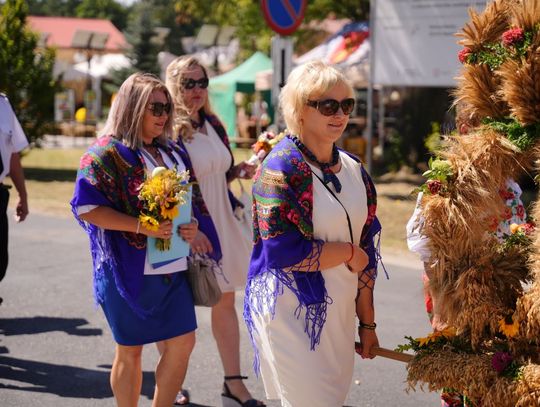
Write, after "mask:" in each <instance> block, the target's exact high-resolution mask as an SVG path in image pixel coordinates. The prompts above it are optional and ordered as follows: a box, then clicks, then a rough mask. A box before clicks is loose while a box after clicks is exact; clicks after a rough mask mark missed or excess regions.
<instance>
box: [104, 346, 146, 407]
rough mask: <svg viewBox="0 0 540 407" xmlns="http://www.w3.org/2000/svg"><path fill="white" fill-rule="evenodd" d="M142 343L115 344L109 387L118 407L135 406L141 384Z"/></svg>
mask: <svg viewBox="0 0 540 407" xmlns="http://www.w3.org/2000/svg"><path fill="white" fill-rule="evenodd" d="M142 349H143V347H142V345H140V346H124V345H118V344H117V345H116V355H115V357H114V362H113V366H112V370H111V388H112V391H113V394H114V398H115V399H116V405H117V406H118V407H137V403H138V402H139V395H140V394H141V386H142V367H141V355H142Z"/></svg>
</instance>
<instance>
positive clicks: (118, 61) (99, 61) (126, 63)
mask: <svg viewBox="0 0 540 407" xmlns="http://www.w3.org/2000/svg"><path fill="white" fill-rule="evenodd" d="M130 66H131V62H130V60H129V58H127V57H126V56H125V55H124V54H103V55H94V56H93V57H92V59H91V60H90V72H88V62H79V63H78V64H75V65H74V66H73V69H74V70H76V71H77V72H80V73H82V74H84V75H88V73H90V76H91V77H93V78H103V77H106V76H108V75H109V73H110V72H111V71H113V70H118V69H122V68H129V67H130Z"/></svg>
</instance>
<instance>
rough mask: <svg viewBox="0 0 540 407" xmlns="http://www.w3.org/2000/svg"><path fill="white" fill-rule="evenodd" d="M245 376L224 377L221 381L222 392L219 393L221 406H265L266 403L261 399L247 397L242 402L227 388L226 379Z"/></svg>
mask: <svg viewBox="0 0 540 407" xmlns="http://www.w3.org/2000/svg"><path fill="white" fill-rule="evenodd" d="M247 378H248V377H247V376H242V375H238V376H225V377H224V379H225V381H224V382H223V393H221V401H222V402H223V407H266V404H264V403H263V402H262V401H259V400H255V399H249V400H246V401H244V402H243V403H242V402H241V401H240V399H239V398H238V397H236V396H234V395H233V394H232V393H231V389H229V386H228V385H227V380H244V379H247ZM259 403H260V404H259Z"/></svg>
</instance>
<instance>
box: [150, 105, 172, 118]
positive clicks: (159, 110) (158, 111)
mask: <svg viewBox="0 0 540 407" xmlns="http://www.w3.org/2000/svg"><path fill="white" fill-rule="evenodd" d="M149 110H150V111H152V114H153V115H154V116H155V117H161V116H162V115H163V112H165V113H167V114H169V113H171V110H172V104H170V103H161V102H152V103H150V107H149Z"/></svg>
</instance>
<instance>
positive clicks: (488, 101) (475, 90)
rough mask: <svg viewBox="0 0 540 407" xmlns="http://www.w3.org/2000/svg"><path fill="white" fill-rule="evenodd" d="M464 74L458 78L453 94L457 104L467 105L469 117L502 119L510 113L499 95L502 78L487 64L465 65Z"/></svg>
mask: <svg viewBox="0 0 540 407" xmlns="http://www.w3.org/2000/svg"><path fill="white" fill-rule="evenodd" d="M462 69H463V70H462V74H461V76H460V77H458V78H456V80H457V82H458V86H457V88H456V89H455V90H454V91H453V92H452V95H453V96H454V98H455V100H456V102H455V103H463V104H465V105H466V107H465V110H466V111H465V112H464V113H466V114H468V115H469V116H475V117H480V118H484V117H491V118H495V119H497V118H502V117H505V116H506V115H507V113H508V106H507V104H506V102H505V101H504V100H502V99H501V97H500V96H499V95H498V94H497V90H498V89H499V87H500V77H499V76H497V75H494V74H493V72H492V71H491V70H490V69H489V67H488V66H487V65H485V64H480V65H471V64H467V65H464V66H463V68H462Z"/></svg>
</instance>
